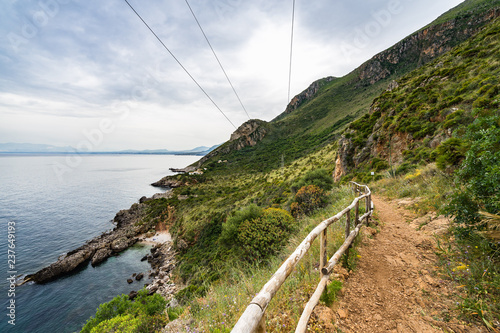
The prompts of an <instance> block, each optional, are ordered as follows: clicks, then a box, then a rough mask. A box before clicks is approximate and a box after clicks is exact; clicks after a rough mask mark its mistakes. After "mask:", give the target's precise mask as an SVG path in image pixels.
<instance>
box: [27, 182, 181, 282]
mask: <svg viewBox="0 0 500 333" xmlns="http://www.w3.org/2000/svg"><path fill="white" fill-rule="evenodd" d="M170 195H171V192H170V191H167V192H165V193H158V194H155V196H153V197H152V198H146V197H142V198H141V199H140V200H139V203H134V204H133V205H132V206H131V207H130V208H129V209H124V210H121V211H119V212H118V213H117V214H116V216H115V218H114V220H113V223H115V224H116V226H115V228H113V230H111V231H107V232H104V233H102V234H101V235H99V236H97V237H95V238H93V239H91V240H89V241H87V242H86V243H85V244H84V245H82V246H80V247H78V248H77V249H74V250H72V251H70V252H68V253H67V254H65V255H63V256H61V257H59V259H58V260H57V261H56V262H54V263H52V264H50V265H49V266H47V267H45V268H43V269H41V270H39V271H38V272H36V273H34V274H29V275H27V276H26V277H25V278H24V279H23V282H22V284H24V283H26V282H29V281H33V282H35V283H40V284H43V283H47V282H50V281H53V280H56V279H57V278H59V277H62V276H64V275H68V274H71V273H72V272H73V271H74V270H76V269H77V268H79V267H82V266H84V265H86V264H88V263H89V262H90V263H91V265H92V266H97V265H99V264H101V263H102V262H104V261H105V260H106V259H107V258H109V257H111V256H114V255H117V254H119V253H120V252H122V251H124V250H126V249H128V248H129V247H130V246H132V245H134V244H135V243H136V242H137V241H139V240H140V239H141V236H142V235H143V234H145V233H147V232H148V231H150V228H151V226H150V225H148V224H146V223H140V222H141V221H142V219H143V218H144V216H145V215H146V213H147V207H148V206H147V204H146V203H145V202H147V201H149V200H152V199H157V198H160V197H167V198H168V197H169V196H170ZM155 248H156V247H155ZM159 249H160V250H158V248H157V250H155V251H160V252H159V253H162V255H161V256H160V255H159V256H157V257H164V256H165V255H166V253H164V252H165V251H164V249H162V248H161V247H160V248H159ZM167 252H168V251H167ZM172 258H173V255H172Z"/></svg>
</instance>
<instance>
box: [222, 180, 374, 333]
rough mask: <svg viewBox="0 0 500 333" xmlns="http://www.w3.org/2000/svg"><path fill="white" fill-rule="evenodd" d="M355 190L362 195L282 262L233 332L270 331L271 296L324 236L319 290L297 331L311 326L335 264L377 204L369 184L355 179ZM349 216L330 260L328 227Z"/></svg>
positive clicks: (367, 221)
mask: <svg viewBox="0 0 500 333" xmlns="http://www.w3.org/2000/svg"><path fill="white" fill-rule="evenodd" d="M351 184H352V186H353V190H354V192H355V193H357V194H358V197H356V199H354V200H353V202H352V203H351V204H350V205H349V206H348V207H346V208H345V209H344V210H343V211H341V212H340V213H338V214H337V215H335V216H332V217H330V218H328V219H326V220H324V221H322V222H321V223H320V224H318V225H317V226H316V228H314V229H313V230H312V231H311V232H310V233H309V235H307V237H306V238H305V239H304V240H303V241H302V243H300V245H299V246H298V247H297V248H296V249H295V251H294V252H293V253H292V254H291V255H290V256H289V257H288V259H287V260H286V261H285V262H284V263H283V264H282V265H281V267H280V268H279V269H278V270H277V271H276V273H274V275H273V276H272V277H271V279H270V280H269V281H268V282H267V283H266V284H265V285H264V287H262V289H261V291H260V292H259V293H258V294H257V295H256V296H255V297H254V298H253V300H252V301H251V302H250V304H249V305H248V307H247V308H246V309H245V312H243V314H242V315H241V317H240V319H239V320H238V322H237V323H236V325H235V326H234V328H233V330H232V331H231V332H232V333H254V332H257V333H261V332H266V327H265V322H266V317H265V313H266V309H267V306H268V305H269V302H271V299H272V298H273V296H274V295H275V294H276V292H277V291H278V289H279V288H280V287H281V285H282V284H283V282H285V280H286V278H287V277H288V276H289V275H290V274H291V273H292V271H293V270H294V268H295V266H297V264H298V262H299V261H300V259H302V257H304V255H305V254H306V253H307V251H308V250H309V248H310V247H311V245H312V243H313V241H314V240H315V239H316V238H317V237H318V235H319V236H320V272H321V280H320V282H319V284H318V287H317V288H316V291H315V292H314V294H313V295H312V296H311V298H310V299H309V302H308V303H307V304H306V306H305V308H304V311H303V312H302V316H301V317H300V320H299V323H298V325H297V328H296V330H295V332H296V333H298V332H305V331H306V329H307V322H308V321H309V317H310V316H311V313H312V311H313V309H314V307H315V306H316V305H317V304H318V302H319V298H320V296H321V294H322V293H323V291H324V290H325V287H326V285H327V283H328V278H329V276H330V274H331V273H332V272H333V267H334V266H335V264H337V262H338V261H339V259H340V257H341V256H342V255H343V254H344V253H345V252H346V251H348V249H349V247H350V246H351V244H352V242H353V241H354V239H355V238H356V236H357V235H358V233H359V230H360V228H361V226H362V225H363V224H366V225H368V223H369V218H370V216H371V215H372V211H373V204H372V201H371V191H370V189H369V188H368V186H366V185H359V184H357V183H354V182H351ZM362 199H366V206H365V213H364V214H363V215H362V216H359V202H360V201H361V200H362ZM353 209H354V212H355V213H354V226H355V227H354V230H352V231H351V230H350V225H351V210H353ZM344 215H345V216H346V228H345V241H344V243H343V244H342V245H341V246H340V248H339V249H338V250H337V252H335V254H334V255H333V256H332V258H331V259H330V261H328V262H327V253H326V249H327V228H328V227H329V226H330V225H331V224H333V223H334V222H336V221H339V220H340V219H341V218H342V216H344Z"/></svg>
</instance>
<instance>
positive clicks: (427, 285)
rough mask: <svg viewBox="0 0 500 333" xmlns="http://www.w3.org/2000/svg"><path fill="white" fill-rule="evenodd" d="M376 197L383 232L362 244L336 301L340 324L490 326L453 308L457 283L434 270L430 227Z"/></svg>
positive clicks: (406, 328) (362, 328)
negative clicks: (473, 322) (470, 322)
mask: <svg viewBox="0 0 500 333" xmlns="http://www.w3.org/2000/svg"><path fill="white" fill-rule="evenodd" d="M373 201H374V204H375V211H376V216H378V219H379V221H380V226H379V229H380V232H379V233H376V234H375V232H373V233H374V235H373V236H372V237H371V238H370V237H365V239H366V241H365V244H364V245H363V246H361V247H360V250H359V251H360V252H359V254H360V256H361V257H360V259H359V262H358V266H357V268H356V269H355V271H354V273H352V274H351V275H350V276H349V278H348V279H347V280H346V281H345V283H344V292H343V295H342V296H341V301H340V303H339V304H337V306H338V308H337V309H336V312H335V317H336V318H334V322H335V323H336V326H337V327H338V328H340V329H341V331H342V332H344V333H348V332H356V333H357V332H398V333H400V332H486V330H483V329H482V328H481V327H479V328H472V327H468V326H465V325H464V324H463V323H460V322H459V321H458V320H456V319H455V318H453V314H452V313H450V312H449V310H448V309H449V308H453V302H454V301H453V300H452V299H451V297H450V295H452V294H453V293H452V290H451V289H452V288H455V286H452V285H450V284H449V283H448V282H446V281H442V280H440V278H439V276H438V275H437V273H436V272H435V268H436V267H435V262H436V257H435V254H434V240H433V237H432V235H431V231H429V229H432V228H422V229H427V231H425V230H419V231H417V230H416V229H417V228H416V227H418V224H417V225H415V223H413V224H412V223H408V222H409V221H412V220H413V217H412V216H411V215H410V214H409V213H408V211H407V210H405V209H402V208H399V207H398V205H397V204H396V202H390V201H387V200H385V199H382V198H380V197H374V198H373ZM426 227H428V226H426ZM367 231H368V232H370V228H367V229H366V231H365V233H366V232H367ZM372 231H374V230H372Z"/></svg>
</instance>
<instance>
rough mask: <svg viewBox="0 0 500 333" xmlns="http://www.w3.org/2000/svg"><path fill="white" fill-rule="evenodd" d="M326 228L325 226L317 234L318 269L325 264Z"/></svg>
mask: <svg viewBox="0 0 500 333" xmlns="http://www.w3.org/2000/svg"><path fill="white" fill-rule="evenodd" d="M327 230H328V228H325V230H323V232H322V233H321V234H320V236H319V244H320V245H319V255H320V257H319V271H320V272H321V269H322V268H323V267H325V266H326V263H327V261H328V260H327V255H326V246H327V245H328V233H327Z"/></svg>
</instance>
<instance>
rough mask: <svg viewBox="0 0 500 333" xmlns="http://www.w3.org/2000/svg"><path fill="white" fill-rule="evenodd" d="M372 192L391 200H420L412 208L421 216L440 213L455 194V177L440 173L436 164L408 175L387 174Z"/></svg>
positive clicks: (372, 186)
mask: <svg viewBox="0 0 500 333" xmlns="http://www.w3.org/2000/svg"><path fill="white" fill-rule="evenodd" d="M371 189H372V191H374V193H377V194H381V195H383V196H387V197H390V198H408V197H410V198H418V200H417V201H416V202H415V203H414V204H412V205H411V206H410V208H411V209H412V210H413V211H414V212H415V213H417V214H419V215H425V214H426V213H428V212H431V211H440V210H441V208H442V207H444V205H445V204H446V203H447V202H448V200H449V196H450V195H451V194H452V193H453V189H454V186H453V177H451V176H450V175H448V174H447V173H445V172H443V171H440V170H439V169H438V168H437V166H436V164H435V163H431V164H428V165H426V166H423V167H421V168H417V169H416V170H414V171H413V172H411V173H408V174H406V175H401V176H396V177H391V175H390V173H389V172H387V173H386V178H383V179H381V180H379V181H377V182H375V183H374V184H373V185H371Z"/></svg>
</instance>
